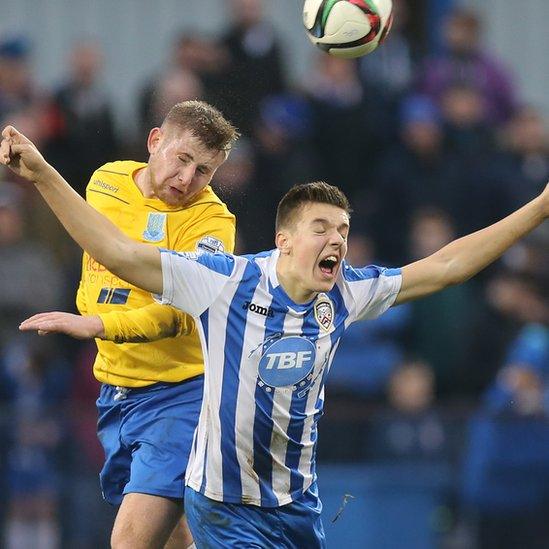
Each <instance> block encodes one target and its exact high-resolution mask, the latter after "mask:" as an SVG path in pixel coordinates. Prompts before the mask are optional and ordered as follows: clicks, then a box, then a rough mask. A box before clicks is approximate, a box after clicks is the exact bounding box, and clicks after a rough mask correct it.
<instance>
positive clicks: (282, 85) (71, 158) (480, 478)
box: [0, 0, 549, 549]
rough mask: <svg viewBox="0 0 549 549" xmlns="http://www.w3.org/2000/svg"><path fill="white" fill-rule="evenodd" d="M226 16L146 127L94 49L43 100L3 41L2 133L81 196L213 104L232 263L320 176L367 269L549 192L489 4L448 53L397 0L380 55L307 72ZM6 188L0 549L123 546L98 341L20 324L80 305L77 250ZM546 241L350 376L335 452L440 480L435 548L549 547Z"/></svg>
mask: <svg viewBox="0 0 549 549" xmlns="http://www.w3.org/2000/svg"><path fill="white" fill-rule="evenodd" d="M230 4H231V8H232V19H231V20H230V21H229V22H228V24H227V28H226V31H225V32H224V33H223V34H222V35H220V36H214V37H208V36H204V35H203V34H202V33H197V34H192V33H189V32H185V33H183V34H181V35H179V36H176V37H175V38H174V41H173V48H172V51H171V53H170V55H169V56H168V57H169V62H167V63H166V65H165V66H159V67H158V70H157V72H156V73H155V74H152V75H151V76H150V79H149V80H148V81H147V82H143V87H142V89H141V90H140V93H139V103H138V105H136V112H137V115H138V127H139V130H138V132H137V134H136V135H130V136H128V134H127V133H126V132H123V131H120V128H118V127H117V125H116V123H115V120H116V117H115V112H114V108H113V105H112V103H111V101H110V99H109V96H108V94H107V93H106V87H105V85H104V82H103V80H102V67H103V63H104V55H105V53H106V52H104V51H102V50H101V46H100V44H97V43H93V42H91V41H87V42H83V43H79V44H77V45H75V47H74V49H73V50H72V51H71V52H70V57H69V59H68V60H67V61H66V78H65V80H64V81H63V82H61V83H60V84H59V86H58V87H56V88H54V89H47V90H45V89H40V87H39V86H38V85H37V84H36V82H35V75H34V74H33V71H32V62H31V61H32V55H33V50H32V46H31V42H30V41H29V40H28V38H27V37H25V36H9V37H2V36H0V122H1V125H2V127H3V126H4V125H5V124H7V123H10V124H13V125H15V126H16V127H18V128H19V129H20V130H21V131H23V132H24V133H25V134H26V135H27V136H29V137H30V138H31V139H32V140H33V141H34V142H35V143H36V144H37V146H38V147H39V148H40V150H42V151H43V153H44V155H45V157H46V158H47V159H48V160H49V161H50V162H51V163H52V164H53V165H54V166H55V167H56V168H57V169H58V170H59V171H60V172H61V173H62V174H63V175H64V176H65V178H66V179H67V180H68V181H69V182H70V183H71V185H72V186H73V187H74V188H75V189H76V190H77V191H78V192H79V193H81V194H83V193H84V190H85V187H86V184H87V181H88V178H89V176H90V175H91V173H92V172H93V170H94V169H95V168H96V167H98V166H99V165H101V164H102V163H105V162H107V161H112V160H116V159H129V158H131V159H134V160H143V161H146V159H147V156H146V147H145V143H146V137H147V134H148V131H149V129H150V128H152V127H154V126H155V125H157V124H159V122H160V121H161V120H162V119H163V117H164V115H165V114H166V112H167V111H168V109H169V108H170V107H171V106H172V105H173V104H174V103H176V102H179V101H183V100H187V99H194V98H201V99H205V100H206V101H208V102H211V103H212V104H214V105H216V106H217V107H219V108H220V109H221V110H222V111H223V112H224V113H225V114H226V115H227V116H228V118H230V119H231V120H232V121H233V122H234V123H235V124H236V125H237V126H238V127H239V129H240V131H241V132H242V138H241V139H240V141H239V143H238V144H237V146H236V148H235V149H234V150H233V152H232V153H231V155H230V157H229V159H228V161H227V162H226V163H225V164H224V165H223V166H222V167H221V168H220V169H219V171H218V172H217V174H216V177H215V179H214V185H215V190H216V192H218V193H219V194H220V195H221V196H222V197H223V199H224V200H225V201H226V202H227V204H228V205H229V208H230V209H231V210H232V211H233V212H234V213H235V214H236V215H237V222H238V225H237V229H238V252H240V253H248V252H250V253H251V252H256V251H259V250H262V249H269V248H271V247H273V226H274V214H275V207H276V204H277V201H278V199H279V198H280V197H281V196H282V194H283V193H284V192H285V191H286V190H287V189H289V188H290V187H291V186H292V185H293V184H295V183H300V182H306V181H311V180H318V179H322V180H325V181H327V182H329V183H332V184H336V185H338V186H340V187H341V188H342V189H343V190H344V191H345V192H346V194H347V195H348V196H349V198H350V199H351V203H352V204H353V207H354V210H355V213H354V214H353V220H352V225H353V228H352V236H351V237H350V241H349V262H350V263H352V264H354V265H365V264H369V263H376V264H382V265H390V266H400V265H403V264H406V263H409V262H411V261H414V260H416V259H419V258H421V257H424V256H426V255H428V254H431V253H433V252H434V251H436V250H438V249H439V248H440V247H442V246H444V245H445V244H447V243H448V242H450V241H451V240H453V239H455V238H457V237H459V236H460V235H463V234H466V233H468V232H472V231H474V230H477V229H480V228H481V227H483V226H485V225H487V224H490V223H492V222H495V221H496V220H498V219H499V218H501V217H502V216H505V215H506V214H508V213H510V212H511V211H513V210H514V209H516V208H518V207H519V206H520V205H521V204H523V203H524V202H526V201H528V200H529V199H531V198H533V197H535V196H536V195H537V194H538V193H539V192H540V191H541V190H542V189H543V187H544V186H545V184H546V182H547V180H548V179H549V147H548V143H549V141H548V134H547V132H546V122H547V121H546V120H544V118H543V116H542V115H541V113H540V112H539V111H538V110H537V109H536V106H535V105H529V104H526V103H525V102H524V101H523V99H522V98H521V97H520V93H519V91H518V89H517V86H516V83H515V81H514V77H513V74H512V72H510V71H509V69H508V67H506V66H505V63H504V62H503V61H502V60H501V59H498V58H497V57H496V56H494V55H493V54H492V53H491V52H488V51H486V49H485V46H484V42H483V25H482V21H481V20H480V19H479V17H478V15H477V14H476V13H474V12H471V11H468V10H465V9H456V10H454V11H452V12H450V13H448V14H447V16H446V18H445V20H444V22H443V26H442V29H441V40H442V44H441V46H440V47H439V48H436V49H434V48H428V47H423V46H422V47H418V46H417V45H418V44H425V41H421V40H416V39H414V40H412V35H411V33H412V30H411V29H413V28H415V27H414V21H413V20H412V14H411V13H409V10H408V9H407V4H406V2H405V1H404V0H395V1H394V4H395V9H396V11H397V13H396V15H395V24H394V27H393V29H392V31H391V34H390V38H389V39H388V40H387V42H386V43H385V44H383V46H382V47H381V48H380V49H379V50H378V51H377V52H375V54H373V55H370V56H366V57H364V58H362V59H359V60H342V59H338V58H335V57H331V56H328V55H326V54H324V53H321V52H318V54H317V55H316V56H315V58H314V61H313V62H312V63H311V64H310V65H309V66H308V72H307V74H303V75H302V77H301V79H299V78H298V79H297V81H296V79H295V78H294V79H290V78H289V76H288V74H287V72H286V63H285V58H284V55H285V53H284V49H283V47H282V45H281V40H280V38H279V36H278V34H277V31H276V29H275V27H274V26H273V25H272V24H271V22H270V21H269V20H268V18H267V17H266V16H265V14H264V10H263V7H264V6H263V3H262V2H261V1H260V0H231V2H230ZM431 50H433V51H431ZM0 181H1V183H0V283H1V286H2V289H3V291H2V293H1V294H0V379H1V383H0V407H1V409H2V411H3V413H2V414H1V415H0V430H1V432H2V433H1V434H2V439H3V440H4V441H6V444H4V445H2V447H1V449H0V470H1V471H2V474H1V475H0V484H1V489H2V493H3V494H6V496H5V497H2V498H1V499H0V513H1V516H2V524H3V525H4V526H3V533H2V535H3V539H4V542H3V543H1V542H0V545H2V546H5V547H7V548H9V549H16V548H21V549H25V548H31V547H32V548H38V549H41V548H44V549H46V548H52V549H53V548H56V547H61V546H64V547H75V548H86V547H89V548H92V547H94V548H96V547H106V546H107V545H108V533H109V531H110V528H109V527H108V526H107V527H105V526H102V525H105V524H107V525H108V523H109V521H110V520H112V516H113V511H112V510H111V509H110V508H109V507H108V506H107V505H106V504H103V503H102V501H101V498H100V494H99V488H98V482H97V480H96V477H97V473H98V471H99V468H100V466H101V461H102V455H101V451H100V449H99V446H98V443H97V441H96V440H95V421H96V417H95V407H94V400H95V398H96V395H97V392H98V386H97V383H96V382H95V380H94V379H93V378H92V373H91V364H92V361H93V354H94V347H93V342H91V343H90V342H75V341H69V340H68V338H61V337H58V338H54V337H52V338H39V337H37V336H25V337H23V336H22V335H21V334H20V333H19V332H18V330H17V326H18V324H19V323H20V322H21V321H22V320H23V319H24V318H26V317H28V316H30V315H32V314H34V313H36V312H40V311H46V310H74V294H75V290H76V285H77V281H78V277H79V267H80V255H79V254H80V252H79V250H78V249H77V248H76V246H75V245H74V244H72V243H71V242H70V240H69V239H68V238H67V237H66V236H65V235H64V233H63V231H62V230H61V228H60V227H59V226H58V224H57V222H56V221H55V220H54V218H53V216H52V215H51V214H50V213H49V212H48V211H47V209H46V207H45V206H44V205H43V204H42V203H41V200H40V198H39V197H38V196H37V193H35V192H34V191H33V190H32V189H29V188H28V187H27V186H25V185H23V184H22V183H21V182H20V181H17V180H16V179H15V178H14V176H13V175H12V174H10V172H8V171H4V172H3V173H0ZM548 244H549V234H548V231H547V227H545V228H543V227H542V229H541V230H538V231H537V232H536V233H534V234H532V235H531V237H529V238H528V239H527V240H526V241H524V242H523V243H522V244H520V245H518V246H516V247H515V248H513V249H512V250H511V252H509V253H508V254H507V255H506V256H505V257H504V258H503V259H502V260H501V261H500V262H498V263H497V264H496V265H495V266H494V267H491V268H490V269H489V270H488V271H487V272H485V273H483V274H482V275H481V276H480V277H478V278H477V279H475V280H474V281H471V282H469V283H468V284H466V285H464V286H461V287H456V288H451V289H448V290H446V291H444V292H442V293H440V294H438V295H435V296H432V297H430V298H428V299H424V300H423V301H421V302H418V303H412V304H409V305H405V306H401V307H398V308H395V309H392V310H391V311H389V312H388V313H387V314H386V315H385V316H383V317H382V318H380V319H378V320H375V321H368V322H363V323H357V324H356V325H354V326H353V328H352V329H351V330H349V333H348V335H347V339H346V340H344V341H343V342H342V344H341V346H340V349H339V351H338V353H339V354H338V356H336V359H335V361H334V364H333V367H332V371H331V373H330V376H331V383H330V382H329V384H328V393H329V398H328V402H327V417H326V418H325V419H324V420H323V427H322V428H321V433H322V434H321V437H320V443H319V456H320V460H321V461H323V462H325V463H330V462H341V461H348V462H354V463H365V464H377V465H378V466H383V467H395V466H406V467H410V466H414V467H415V466H417V467H420V466H425V465H426V464H427V465H428V466H431V465H433V464H438V465H443V466H444V467H445V470H446V471H447V475H446V476H445V481H444V482H442V483H441V484H440V485H436V486H435V487H431V489H432V490H434V491H435V492H436V494H437V498H439V500H440V501H441V502H442V503H441V504H442V505H444V508H445V509H447V518H446V520H444V521H439V522H440V524H439V525H438V527H437V528H438V530H437V543H440V546H445V547H446V546H447V547H450V546H452V547H479V548H481V549H484V548H488V549H491V548H498V549H502V548H506V547H509V548H513V547H516V548H519V547H520V548H521V549H523V548H530V547H548V546H549V532H548V530H549V528H548V526H547V521H546V520H544V516H545V517H546V516H547V514H546V513H547V511H548V510H549V505H548V504H549V423H548V422H547V417H548V414H549V327H548V321H549V299H548V289H549V251H548V250H549V246H548ZM452 540H453V541H452ZM460 540H461V541H460ZM464 540H465V541H464ZM451 543H453V544H454V545H450V544H451ZM460 543H462V545H459V544H460ZM444 544H447V545H444ZM408 547H412V546H408Z"/></svg>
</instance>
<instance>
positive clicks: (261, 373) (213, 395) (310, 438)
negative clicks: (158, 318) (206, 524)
mask: <svg viewBox="0 0 549 549" xmlns="http://www.w3.org/2000/svg"><path fill="white" fill-rule="evenodd" d="M278 256H279V253H278V251H276V250H275V251H270V252H263V253H260V254H258V255H254V256H241V257H238V256H231V255H227V254H222V253H216V254H202V255H199V254H189V253H181V254H178V253H175V252H167V251H163V252H162V271H163V280H164V293H163V295H162V302H163V303H169V304H171V305H174V306H175V307H178V308H180V309H182V310H183V311H186V312H188V313H190V314H192V315H193V316H194V317H195V318H196V319H197V325H198V329H199V333H200V337H201V341H202V348H203V351H204V362H205V385H204V400H203V403H202V410H201V413H200V420H199V423H198V427H197V430H196V433H195V439H194V443H193V449H192V452H191V457H190V460H189V465H188V468H187V480H186V482H187V485H189V486H191V487H192V488H193V489H195V490H197V491H200V492H201V493H202V494H204V495H205V496H207V497H209V498H211V499H214V500H218V501H224V502H230V503H246V504H253V505H259V506H262V507H277V506H280V505H284V504H286V503H289V502H290V501H293V500H294V499H296V498H298V497H299V496H300V495H301V494H302V493H303V492H304V491H305V490H307V488H308V487H309V486H310V485H311V483H312V482H313V481H314V480H315V478H316V473H315V447H316V440H317V422H318V419H319V418H320V416H321V415H322V408H323V403H324V383H325V380H326V376H327V374H328V371H329V369H330V364H331V362H332V359H333V357H334V353H335V351H336V349H337V346H338V344H339V340H340V338H341V336H342V335H343V332H344V331H345V329H346V328H347V327H348V326H349V325H350V324H351V322H353V321H355V320H358V319H363V318H374V317H376V316H378V315H380V314H381V313H383V312H384V311H385V310H386V309H388V308H389V307H390V306H391V305H392V304H393V303H394V300H395V298H396V296H397V294H398V292H399V289H400V284H401V276H400V270H399V269H392V270H390V269H382V268H379V267H375V266H370V267H364V268H362V269H354V268H352V267H350V266H348V265H346V264H344V265H343V268H342V270H341V272H340V275H339V278H338V281H337V283H336V285H335V286H334V288H333V289H332V290H331V291H330V292H328V293H323V294H319V295H318V296H317V297H316V298H315V299H314V300H313V301H311V302H310V303H306V304H297V303H294V302H293V301H292V300H291V299H290V298H289V297H288V295H287V294H286V292H285V291H284V289H283V288H282V286H280V284H279V283H278V280H277V275H276V263H277V259H278Z"/></svg>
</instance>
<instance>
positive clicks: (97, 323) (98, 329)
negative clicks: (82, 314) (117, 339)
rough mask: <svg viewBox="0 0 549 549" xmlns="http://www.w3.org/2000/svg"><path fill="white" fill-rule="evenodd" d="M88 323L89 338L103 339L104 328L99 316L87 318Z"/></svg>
mask: <svg viewBox="0 0 549 549" xmlns="http://www.w3.org/2000/svg"><path fill="white" fill-rule="evenodd" d="M87 318H88V322H89V324H90V331H91V334H90V335H91V337H95V338H98V339H105V326H104V325H103V321H102V320H101V317H100V316H99V315H94V316H89V317H87Z"/></svg>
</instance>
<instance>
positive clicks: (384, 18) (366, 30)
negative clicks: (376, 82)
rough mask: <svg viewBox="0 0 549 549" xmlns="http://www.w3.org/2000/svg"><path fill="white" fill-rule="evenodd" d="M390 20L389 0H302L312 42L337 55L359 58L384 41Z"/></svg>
mask: <svg viewBox="0 0 549 549" xmlns="http://www.w3.org/2000/svg"><path fill="white" fill-rule="evenodd" d="M392 22H393V2H392V0H305V3H304V5H303V23H304V25H305V28H306V29H307V35H308V36H309V39H310V40H311V42H312V43H313V44H314V45H315V46H317V47H318V48H320V49H322V50H324V51H326V52H328V53H329V54H331V55H335V56H336V57H346V58H350V57H360V56H361V55H366V54H367V53H371V52H373V51H374V50H375V49H376V48H377V47H378V46H379V44H381V43H382V42H383V40H384V39H385V37H386V36H387V33H388V32H389V30H390V29H391V24H392Z"/></svg>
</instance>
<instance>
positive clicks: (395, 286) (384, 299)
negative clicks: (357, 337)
mask: <svg viewBox="0 0 549 549" xmlns="http://www.w3.org/2000/svg"><path fill="white" fill-rule="evenodd" d="M343 278H344V280H345V282H346V288H347V291H348V292H349V293H350V295H351V297H352V301H353V303H354V307H355V311H354V314H355V319H356V320H363V319H372V318H376V317H378V316H379V315H381V314H383V313H384V312H385V311H386V310H387V309H388V308H389V307H391V305H393V303H394V302H395V300H396V298H397V295H398V292H399V291H400V287H401V285H402V274H401V270H400V269H387V268H384V267H378V266H376V265H369V266H367V267H362V268H359V269H357V268H353V267H351V266H350V265H347V264H345V265H344V268H343Z"/></svg>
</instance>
